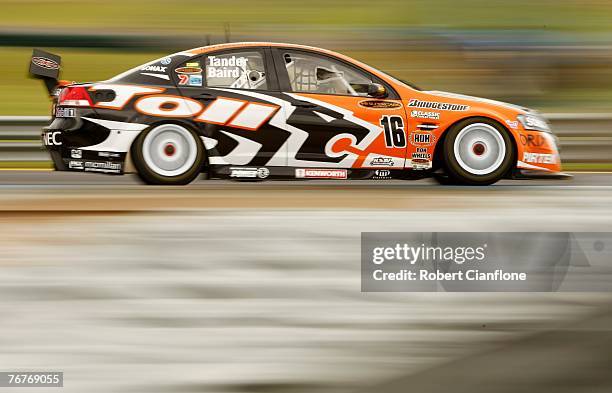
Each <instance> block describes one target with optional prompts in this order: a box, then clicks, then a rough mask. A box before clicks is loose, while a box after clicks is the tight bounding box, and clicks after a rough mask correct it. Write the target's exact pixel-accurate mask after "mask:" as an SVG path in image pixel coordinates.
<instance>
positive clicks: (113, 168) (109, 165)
mask: <svg viewBox="0 0 612 393" xmlns="http://www.w3.org/2000/svg"><path fill="white" fill-rule="evenodd" d="M121 171H122V164H121V163H120V162H110V161H85V172H105V173H121Z"/></svg>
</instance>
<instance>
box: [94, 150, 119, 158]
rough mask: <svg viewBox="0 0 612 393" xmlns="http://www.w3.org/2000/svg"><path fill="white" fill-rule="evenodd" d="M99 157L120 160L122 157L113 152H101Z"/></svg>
mask: <svg viewBox="0 0 612 393" xmlns="http://www.w3.org/2000/svg"><path fill="white" fill-rule="evenodd" d="M98 157H104V158H119V157H121V154H120V153H115V152H112V151H99V152H98Z"/></svg>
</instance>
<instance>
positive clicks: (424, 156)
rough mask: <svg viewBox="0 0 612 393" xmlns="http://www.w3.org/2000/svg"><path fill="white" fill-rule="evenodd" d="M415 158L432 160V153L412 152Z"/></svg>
mask: <svg viewBox="0 0 612 393" xmlns="http://www.w3.org/2000/svg"><path fill="white" fill-rule="evenodd" d="M412 159H413V160H431V154H429V153H412Z"/></svg>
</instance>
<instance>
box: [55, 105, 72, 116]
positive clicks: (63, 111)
mask: <svg viewBox="0 0 612 393" xmlns="http://www.w3.org/2000/svg"><path fill="white" fill-rule="evenodd" d="M55 117H76V109H74V108H61V107H58V108H56V109H55Z"/></svg>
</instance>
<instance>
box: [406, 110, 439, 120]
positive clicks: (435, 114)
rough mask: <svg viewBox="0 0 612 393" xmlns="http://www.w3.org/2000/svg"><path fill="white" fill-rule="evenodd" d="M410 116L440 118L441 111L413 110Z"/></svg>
mask: <svg viewBox="0 0 612 393" xmlns="http://www.w3.org/2000/svg"><path fill="white" fill-rule="evenodd" d="M410 117H414V118H417V119H431V120H440V113H439V112H424V111H411V112H410Z"/></svg>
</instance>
